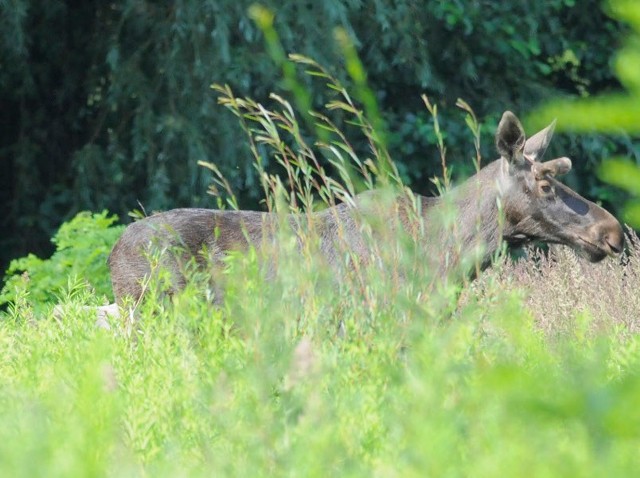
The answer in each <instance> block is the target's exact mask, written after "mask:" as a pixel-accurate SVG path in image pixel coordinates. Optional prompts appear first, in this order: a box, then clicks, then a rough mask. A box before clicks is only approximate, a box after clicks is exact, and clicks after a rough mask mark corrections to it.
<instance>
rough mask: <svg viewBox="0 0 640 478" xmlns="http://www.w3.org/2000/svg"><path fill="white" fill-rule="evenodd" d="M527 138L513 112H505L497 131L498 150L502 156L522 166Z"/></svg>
mask: <svg viewBox="0 0 640 478" xmlns="http://www.w3.org/2000/svg"><path fill="white" fill-rule="evenodd" d="M525 142H526V137H525V135H524V129H523V128H522V124H520V120H519V119H518V118H517V117H516V115H514V114H513V113H512V112H511V111H505V112H504V114H503V115H502V119H501V120H500V123H499V124H498V130H497V131H496V148H497V149H498V153H500V156H502V157H503V158H505V159H507V160H508V161H510V162H514V163H517V164H521V163H522V162H523V161H524V157H523V156H522V153H523V151H524V145H525Z"/></svg>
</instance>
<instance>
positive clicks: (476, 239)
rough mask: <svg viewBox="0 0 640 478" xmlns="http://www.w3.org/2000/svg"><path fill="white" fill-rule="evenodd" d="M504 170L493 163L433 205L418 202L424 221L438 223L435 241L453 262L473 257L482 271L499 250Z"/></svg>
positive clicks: (501, 162) (500, 162)
mask: <svg viewBox="0 0 640 478" xmlns="http://www.w3.org/2000/svg"><path fill="white" fill-rule="evenodd" d="M504 168H505V164H504V160H502V159H499V160H496V161H493V162H492V163H490V164H488V165H487V166H485V167H484V168H482V169H481V170H480V171H479V172H478V173H476V174H475V175H474V176H472V177H471V178H469V179H468V180H467V181H465V182H464V183H463V184H461V185H459V186H457V187H455V188H453V189H451V190H450V191H448V192H447V193H445V194H444V195H443V196H441V197H440V198H438V199H437V200H436V201H434V200H433V199H432V198H424V197H423V198H421V199H422V207H423V215H424V216H425V218H427V217H430V216H432V215H434V216H435V220H436V221H439V222H440V223H441V224H440V225H439V226H437V228H436V229H437V231H436V233H435V239H436V240H438V241H440V243H441V244H443V247H444V249H445V251H446V252H445V254H449V255H450V257H451V259H452V260H453V261H455V262H459V260H460V258H463V257H465V256H468V255H469V254H474V256H475V257H476V260H478V261H479V262H480V263H481V265H482V267H485V266H487V265H488V264H489V263H490V261H491V258H492V256H493V255H494V254H495V252H496V251H497V250H498V248H499V247H500V242H501V239H502V233H503V231H502V228H501V224H500V223H501V221H500V211H499V209H498V204H499V199H500V198H501V187H500V186H501V184H502V182H503V178H504V171H505V170H504ZM429 221H431V218H429ZM474 251H476V252H478V253H479V254H480V255H479V256H478V255H476V254H475V253H474Z"/></svg>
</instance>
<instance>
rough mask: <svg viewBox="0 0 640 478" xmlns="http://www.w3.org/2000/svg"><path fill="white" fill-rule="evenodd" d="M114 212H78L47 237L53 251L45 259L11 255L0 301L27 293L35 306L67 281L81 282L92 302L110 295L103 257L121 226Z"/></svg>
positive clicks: (50, 298)
mask: <svg viewBox="0 0 640 478" xmlns="http://www.w3.org/2000/svg"><path fill="white" fill-rule="evenodd" d="M117 220H118V218H117V216H113V215H112V216H109V215H108V213H107V212H106V211H103V212H101V213H93V214H92V213H90V212H81V213H78V214H77V215H76V216H75V217H74V218H73V219H71V220H70V221H69V222H66V223H64V224H62V225H61V226H60V229H59V230H58V232H57V233H56V234H55V236H54V237H53V238H52V239H51V240H52V242H53V243H54V244H55V246H56V251H55V252H54V253H53V255H52V256H51V257H50V258H49V259H41V258H39V257H36V256H35V255H33V254H29V255H28V256H26V257H21V258H19V259H14V260H13V261H11V264H10V265H9V269H8V270H7V272H6V282H5V284H4V287H3V288H2V291H1V292H0V305H2V304H7V303H10V302H15V301H16V300H17V299H18V297H20V296H21V295H24V294H27V295H28V297H29V301H30V303H31V304H33V305H34V306H35V307H36V308H41V307H42V306H44V305H45V304H52V303H55V302H56V301H57V300H58V298H59V296H60V295H61V294H62V293H63V291H65V290H67V289H69V288H70V285H71V284H70V281H71V282H73V281H75V280H80V281H82V282H85V283H86V284H87V285H88V286H90V287H91V289H92V290H93V291H94V295H95V297H96V299H95V300H96V302H99V301H101V300H103V299H102V298H103V297H104V296H107V297H112V294H111V282H110V279H109V274H108V269H107V257H108V256H109V253H110V252H111V248H112V247H113V244H114V243H115V242H116V240H117V239H118V237H119V236H120V234H121V233H122V230H123V229H124V226H115V225H114V223H115V222H116V221H117Z"/></svg>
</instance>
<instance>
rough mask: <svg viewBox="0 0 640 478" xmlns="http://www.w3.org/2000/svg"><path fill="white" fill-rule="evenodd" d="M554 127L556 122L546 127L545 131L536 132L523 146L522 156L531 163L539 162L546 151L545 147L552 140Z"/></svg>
mask: <svg viewBox="0 0 640 478" xmlns="http://www.w3.org/2000/svg"><path fill="white" fill-rule="evenodd" d="M555 127H556V120H553V122H552V123H551V124H550V125H549V126H547V127H546V128H545V129H543V130H541V131H538V132H537V133H536V134H534V135H533V136H531V138H529V139H528V140H527V143H526V144H525V146H524V154H525V155H526V156H527V157H528V158H530V159H531V160H533V161H540V159H542V156H543V155H544V152H545V151H546V150H547V146H549V143H550V142H551V138H553V130H554V129H555Z"/></svg>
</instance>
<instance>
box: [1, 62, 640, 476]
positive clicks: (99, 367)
mask: <svg viewBox="0 0 640 478" xmlns="http://www.w3.org/2000/svg"><path fill="white" fill-rule="evenodd" d="M293 60H294V61H295V62H296V63H297V64H301V65H304V67H305V68H306V69H308V70H309V71H310V72H312V74H313V75H314V76H315V77H319V78H321V79H322V81H323V82H325V83H327V84H328V85H329V86H330V87H332V89H335V90H343V88H342V84H341V83H340V82H339V80H337V79H336V78H334V77H332V76H331V75H330V74H328V73H327V72H326V71H325V70H323V69H322V68H321V67H320V66H319V65H318V64H317V63H315V62H312V61H311V60H309V59H307V58H304V57H301V56H297V57H294V58H293ZM216 90H217V91H218V92H219V93H220V95H221V99H222V103H223V104H224V105H225V106H226V107H227V108H229V109H230V110H231V111H232V112H233V113H235V114H236V115H237V116H238V117H239V118H240V120H241V123H242V125H243V126H244V130H245V131H246V132H247V133H249V143H250V147H251V150H252V151H253V152H254V154H255V156H254V161H255V163H256V171H257V172H258V174H259V178H260V181H261V185H262V187H263V190H264V191H265V193H266V194H267V198H266V199H267V205H268V206H269V207H270V208H272V209H273V210H275V211H278V212H281V213H285V212H288V211H294V212H302V211H305V210H311V209H313V208H314V207H323V206H326V205H328V204H332V202H333V201H335V200H336V199H341V200H349V197H350V194H352V193H353V191H354V190H355V189H356V187H360V186H361V185H360V184H355V185H354V184H353V182H351V178H352V176H353V174H352V173H353V171H351V170H350V169H349V168H352V169H355V170H357V171H359V172H360V173H361V175H362V176H363V178H364V179H363V180H362V181H361V182H362V183H363V185H364V186H366V187H371V186H373V185H374V184H375V182H376V177H377V176H378V175H379V174H381V168H378V167H377V164H380V158H379V157H378V156H376V155H385V154H388V153H386V151H385V150H384V147H383V146H384V145H381V144H380V143H379V141H378V139H379V138H380V136H379V135H377V134H375V132H374V131H372V127H371V123H370V122H369V121H368V119H367V118H366V116H364V115H363V114H362V111H360V110H359V108H358V107H357V105H356V104H355V103H354V102H353V101H351V100H350V96H349V94H348V92H347V91H346V90H344V91H340V95H341V96H340V97H337V98H336V97H334V98H333V101H332V102H330V103H329V105H328V107H330V108H333V109H334V110H335V111H338V112H340V113H341V114H343V115H344V117H345V119H346V120H348V121H349V122H350V123H352V124H353V123H355V124H356V125H357V129H358V132H359V134H360V135H361V136H362V137H363V138H364V140H365V142H368V143H371V144H375V145H376V146H377V147H373V148H371V149H370V151H369V155H370V156H368V157H367V159H361V158H360V157H359V156H357V154H356V151H355V149H354V147H353V146H352V145H351V143H350V142H349V141H348V140H347V139H346V138H345V136H344V134H343V133H342V131H341V130H340V129H339V128H337V127H336V126H335V125H334V124H333V123H332V122H331V121H330V119H329V118H327V117H326V116H323V115H322V114H321V112H315V113H313V114H312V117H313V118H314V121H315V123H316V126H317V127H318V128H324V130H325V133H326V137H327V140H326V141H325V142H322V141H320V142H319V144H317V145H314V146H310V144H312V143H311V142H310V141H308V140H307V139H306V137H305V136H303V135H302V134H300V131H301V128H300V124H299V120H298V119H297V116H296V113H295V112H294V110H293V108H292V107H291V104H290V103H289V102H288V101H286V100H285V99H283V98H282V97H279V96H277V95H273V96H272V101H273V104H275V107H273V108H272V109H269V108H268V107H266V106H264V105H263V104H261V103H258V102H257V101H255V100H252V99H248V98H236V97H235V96H234V95H233V93H232V91H231V89H230V88H229V87H223V86H217V87H216ZM425 99H426V98H425ZM427 103H428V102H427ZM460 106H461V107H463V109H465V111H466V112H467V114H468V116H467V123H468V126H469V127H470V128H471V130H472V132H473V133H474V134H476V133H477V132H478V131H479V127H478V123H477V122H476V121H475V118H474V117H473V116H472V113H471V112H470V110H468V109H467V108H466V105H465V104H464V103H460ZM428 107H429V109H430V110H431V111H432V112H433V113H434V117H436V116H435V115H436V113H437V110H436V108H434V107H433V106H432V105H431V104H430V103H428ZM436 119H437V117H436ZM445 131H446V130H444V129H443V130H440V129H438V131H437V132H435V133H434V134H435V140H436V142H438V143H440V144H442V135H443V134H444V132H445ZM377 141H378V142H377ZM477 141H478V139H477V137H474V142H476V144H477ZM261 149H262V150H265V154H264V156H263V155H262V154H260V153H259V150H261ZM316 149H320V150H321V151H323V153H326V157H327V160H328V161H329V164H330V165H331V166H332V167H333V168H335V171H337V173H338V174H337V175H338V176H339V180H336V179H333V178H331V177H329V176H328V175H327V174H326V172H325V169H323V165H322V164H320V162H319V161H317V156H316V155H315V151H316ZM443 155H444V152H443ZM265 156H266V157H268V158H270V159H271V160H272V161H273V162H274V163H275V164H277V165H278V166H279V167H280V168H282V169H283V170H284V172H285V174H286V177H287V178H290V180H289V182H288V183H286V184H285V183H284V182H283V181H282V180H280V179H279V177H276V176H274V175H272V174H269V173H267V172H266V171H265V169H264V164H263V157H265ZM384 157H386V156H384ZM439 159H440V158H439ZM478 161H480V158H479V157H478ZM210 166H211V170H212V171H214V173H215V172H216V171H217V168H216V167H215V166H213V165H210ZM394 174H396V175H397V173H395V172H394ZM218 179H219V181H218V182H217V185H219V186H222V187H224V188H225V189H226V188H227V185H228V183H225V182H224V180H223V179H222V175H218ZM395 179H396V180H399V178H395ZM317 198H319V199H320V201H316V202H314V200H316V199H317ZM318 202H320V204H318ZM229 204H231V205H233V204H234V201H233V200H232V199H230V200H229ZM389 219H390V218H389V217H383V218H382V222H383V224H382V226H383V231H384V230H386V231H388V228H385V227H384V226H387V225H388V224H387V221H388V220H389ZM448 219H451V218H448ZM78 221H79V222H78V225H77V226H75V227H73V228H72V227H71V226H70V225H69V228H68V229H64V232H63V231H62V230H61V232H60V233H59V234H58V236H56V240H57V245H58V246H62V245H67V246H68V245H69V244H73V245H74V247H75V246H76V245H77V243H78V242H82V241H83V240H85V239H84V238H86V237H89V236H91V235H92V234H89V233H87V230H88V229H91V228H94V229H95V231H94V232H95V236H96V237H98V236H100V237H103V236H105V234H106V233H107V231H109V232H111V231H112V230H113V229H114V227H113V226H111V224H112V221H113V218H111V217H107V216H106V214H104V213H103V214H102V215H98V216H97V219H96V217H93V218H91V217H89V216H84V217H81V219H78ZM95 222H97V223H99V224H100V226H99V227H97V226H95V224H94V223H95ZM86 223H89V224H92V226H87V224H86ZM82 224H85V226H87V228H83V227H81V225H82ZM371 227H375V224H372V225H371ZM114 232H115V231H114ZM281 232H282V234H281V236H279V243H280V244H281V247H278V248H275V250H274V251H273V252H274V254H271V251H269V252H270V253H269V254H268V258H269V260H271V261H273V262H274V263H276V264H277V268H276V269H275V270H273V271H271V273H270V274H265V273H264V270H263V269H264V267H263V266H264V264H263V263H261V257H260V255H259V254H258V253H257V251H255V250H250V251H249V252H248V253H246V254H242V253H235V254H230V255H229V256H228V257H227V258H226V259H225V269H224V271H223V273H221V274H219V275H217V276H216V279H220V280H221V281H222V283H223V285H224V301H223V302H222V304H221V305H220V306H218V305H214V304H213V303H212V300H211V296H212V294H213V293H214V292H213V291H212V290H211V284H210V279H211V276H210V273H209V269H208V268H204V270H197V271H192V270H191V266H192V265H193V264H192V263H189V264H188V266H187V267H186V268H185V273H186V274H187V276H188V277H187V278H188V279H189V280H187V285H186V287H185V289H184V290H182V291H180V292H178V293H176V294H174V295H173V296H172V297H171V298H168V297H166V296H165V295H163V294H162V290H163V288H164V287H165V285H166V284H164V282H163V281H164V279H165V277H166V275H163V274H158V275H157V277H155V278H152V279H151V280H150V284H149V287H148V289H147V290H148V292H149V293H148V295H147V297H146V300H144V301H143V302H142V303H141V304H136V307H135V312H134V313H133V314H129V313H128V311H127V310H123V311H122V317H120V318H109V319H108V323H109V326H110V329H109V330H103V329H98V328H96V327H95V326H94V322H95V316H94V311H92V310H90V309H87V308H86V307H85V305H86V304H87V303H91V302H92V301H93V300H94V298H93V296H94V291H93V290H92V288H90V287H89V286H87V285H86V284H72V285H71V286H70V287H69V291H68V292H67V293H66V294H61V297H60V300H61V303H60V304H59V308H58V313H57V314H56V315H55V316H54V317H51V318H50V319H49V320H41V321H39V322H37V323H34V322H33V321H30V320H26V319H28V318H30V317H31V316H32V314H33V306H34V302H32V301H33V296H29V295H27V294H26V293H25V291H24V290H21V291H19V292H18V293H17V294H16V297H15V300H14V302H13V304H12V306H11V307H10V309H9V311H8V313H6V314H5V316H6V317H7V318H9V319H12V320H0V355H1V356H2V357H3V360H2V361H0V376H2V378H3V380H2V384H1V385H0V403H2V405H3V406H2V407H0V458H1V459H0V475H2V476H5V475H6V476H15V477H22V476H24V477H31V476H38V475H46V476H53V477H55V476H104V475H110V476H158V477H161V476H212V475H213V476H243V477H244V476H322V477H324V476H328V475H329V476H367V477H368V476H416V477H418V476H420V477H421V476H443V475H450V476H471V475H472V476H487V477H495V476H496V475H499V476H503V475H504V476H593V475H595V476H604V475H606V476H616V475H619V476H628V475H631V474H633V473H634V472H635V471H636V470H637V469H638V465H640V457H639V455H638V453H637V449H638V444H639V443H640V433H639V431H640V427H639V426H638V425H640V412H639V409H638V407H637V406H635V404H636V403H637V401H638V398H639V396H640V376H639V375H638V373H637V370H638V367H639V366H640V342H639V341H638V339H637V337H636V336H635V335H632V333H633V332H634V331H635V330H637V328H638V324H637V320H636V319H635V316H632V318H631V319H630V314H624V315H620V316H613V317H605V318H604V319H605V320H603V321H602V322H600V323H598V327H592V323H593V322H594V321H592V320H591V315H590V309H587V308H586V307H587V306H588V307H591V306H592V304H593V303H594V301H597V300H598V299H600V302H606V303H609V302H611V301H609V300H607V297H606V296H601V294H602V292H603V289H602V288H603V287H605V286H610V285H611V284H612V282H615V284H617V285H618V286H620V287H622V286H623V285H625V284H626V285H627V286H628V287H631V288H632V289H634V288H637V287H639V286H640V284H635V283H634V282H631V281H634V280H636V281H637V279H638V278H640V271H638V270H637V268H638V265H637V264H638V261H637V260H630V261H629V262H628V263H627V269H626V270H624V271H622V270H619V269H618V272H619V275H617V276H616V275H613V274H610V273H609V272H610V271H608V270H603V269H601V270H600V275H599V276H598V275H596V276H594V277H595V278H597V279H598V280H588V281H587V282H588V283H589V284H592V283H593V284H595V285H592V287H595V288H592V289H588V288H587V287H586V286H585V279H584V277H585V276H584V275H583V274H578V273H576V272H575V271H576V269H575V267H574V266H575V264H574V263H573V262H572V261H576V258H575V256H569V258H568V259H567V258H566V257H565V258H564V259H563V258H562V257H561V258H560V259H559V260H557V261H556V260H551V261H549V263H548V264H544V263H540V261H538V262H529V263H527V265H526V266H524V268H525V271H526V273H523V272H522V268H523V266H522V264H520V266H519V268H517V267H516V268H514V267H515V266H512V265H509V263H507V264H502V265H501V266H500V269H498V271H497V273H496V274H492V275H485V276H483V278H482V282H479V283H474V284H477V286H473V287H467V288H465V290H464V291H463V293H462V294H461V293H460V286H459V284H453V285H451V284H449V285H447V284H442V283H434V280H433V274H432V273H431V271H430V269H429V256H428V255H427V254H425V251H424V250H422V249H417V248H416V247H411V243H410V242H409V241H407V238H406V237H403V236H402V234H398V236H399V237H395V235H394V234H393V233H390V234H389V236H391V237H388V238H386V239H389V241H390V242H389V243H385V244H382V245H381V247H380V250H378V251H376V252H377V253H378V254H379V258H380V261H372V264H371V266H370V267H368V268H362V269H359V268H355V267H354V268H353V269H354V270H350V269H349V271H348V272H347V273H345V274H344V276H340V277H336V274H334V272H333V271H332V270H330V269H328V268H327V267H326V266H325V265H324V264H322V263H321V262H319V261H318V254H316V253H315V251H314V249H313V248H311V247H310V248H309V249H304V250H302V251H299V250H297V240H296V237H294V236H293V235H292V234H291V231H288V230H286V229H284V228H283V230H282V231H281ZM388 232H389V231H388ZM87 242H88V241H87ZM90 249H91V250H96V248H95V247H91V248H90ZM66 250H68V249H63V250H62V251H60V252H64V251H66ZM294 251H295V253H294ZM633 253H634V254H636V255H638V254H640V252H639V251H637V250H636V249H633ZM69 254H70V255H72V256H74V255H77V253H75V252H72V251H69ZM54 257H56V256H54ZM635 257H636V256H633V257H632V258H635ZM347 259H348V258H347V257H345V261H346V260H347ZM158 262H161V261H158ZM551 268H557V269H559V271H560V273H558V274H556V275H554V272H549V269H551ZM514 271H516V272H518V273H517V274H516V273H513V272H514ZM567 271H569V272H571V271H573V272H574V273H573V275H572V274H568V275H567ZM66 273H67V272H64V273H60V275H66ZM527 274H528V275H527ZM96 275H97V273H96ZM219 276H220V277H219ZM522 277H527V278H528V282H527V283H528V284H529V285H531V286H533V287H536V289H537V291H538V293H539V294H542V296H543V297H542V298H543V299H544V303H543V305H544V309H543V310H542V312H543V313H544V318H545V320H546V321H547V322H541V321H539V320H534V316H535V314H539V313H541V311H540V310H539V309H538V308H537V307H535V305H536V304H535V302H534V303H533V305H532V304H531V303H529V302H527V300H528V299H527V298H526V297H525V296H524V295H523V293H522V292H521V291H520V290H519V289H516V288H514V287H513V282H514V281H516V280H518V279H520V278H522ZM603 277H606V278H607V280H608V282H606V283H605V281H604V280H603ZM540 280H548V281H549V283H548V284H546V285H547V286H548V289H546V290H547V291H550V292H546V294H545V292H544V291H545V289H544V288H543V287H539V281H540ZM154 281H155V283H154ZM536 281H538V282H536ZM525 286H526V284H525ZM598 287H599V288H598ZM578 289H579V290H581V291H583V292H584V293H585V294H586V295H587V296H588V297H589V298H590V299H591V301H592V302H589V303H588V304H587V306H585V307H584V308H582V309H579V308H578V307H576V306H575V304H574V303H570V304H569V305H567V304H566V301H567V299H568V298H569V297H573V296H571V294H574V295H575V294H576V290H578ZM614 290H618V289H614ZM594 292H598V293H594ZM616 296H617V297H618V298H619V300H620V301H621V302H624V301H627V302H630V301H632V300H635V298H634V297H635V296H633V297H629V294H616ZM537 297H538V299H540V296H537ZM632 304H635V302H632ZM566 310H569V316H568V317H565V316H560V315H558V312H557V311H562V312H565V311H566ZM622 310H624V309H622ZM52 315H53V314H52ZM556 317H562V319H563V320H562V322H561V323H560V324H558V323H554V322H553V320H552V319H553V318H556ZM549 324H551V325H549ZM554 327H555V328H554Z"/></svg>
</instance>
